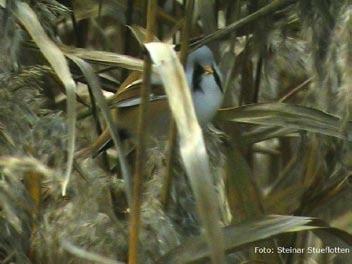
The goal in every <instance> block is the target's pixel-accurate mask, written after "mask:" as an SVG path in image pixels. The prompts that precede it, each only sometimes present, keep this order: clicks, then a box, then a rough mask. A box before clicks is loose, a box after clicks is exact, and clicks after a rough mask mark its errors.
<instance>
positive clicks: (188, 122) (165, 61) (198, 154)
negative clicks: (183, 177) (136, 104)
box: [145, 42, 224, 263]
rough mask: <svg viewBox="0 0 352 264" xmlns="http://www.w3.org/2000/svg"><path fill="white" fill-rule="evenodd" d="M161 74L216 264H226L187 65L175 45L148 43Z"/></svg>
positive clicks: (216, 207) (213, 192)
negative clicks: (187, 79)
mask: <svg viewBox="0 0 352 264" xmlns="http://www.w3.org/2000/svg"><path fill="white" fill-rule="evenodd" d="M145 46H146V48H147V50H148V51H149V53H150V56H151V58H152V60H153V61H154V63H155V64H156V67H157V69H158V71H159V73H160V76H161V79H162V82H163V84H164V87H165V91H166V94H167V96H168V98H169V104H170V108H171V111H172V114H173V116H174V119H175V122H176V127H177V130H178V134H179V140H180V150H181V156H182V159H183V163H184V165H185V168H186V171H187V175H188V177H189V179H190V183H191V187H192V189H193V192H194V195H195V197H196V202H197V209H198V213H199V216H200V219H201V222H202V224H203V227H204V229H205V234H206V238H207V242H208V244H209V247H210V248H211V256H212V261H213V263H223V260H224V252H223V236H222V233H221V228H220V216H219V210H218V203H217V202H216V201H217V199H216V193H215V191H214V186H213V185H212V178H211V175H210V169H209V160H208V155H207V152H206V148H205V145H204V139H203V134H202V130H201V128H200V126H199V124H198V121H197V118H196V115H195V111H194V106H193V103H192V99H191V93H190V89H189V87H188V85H187V81H186V77H185V74H184V71H183V67H182V65H181V63H180V61H179V60H178V58H177V55H176V52H175V51H174V49H173V47H172V45H168V44H164V43H158V42H154V43H148V44H145Z"/></svg>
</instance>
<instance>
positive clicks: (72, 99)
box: [14, 2, 76, 195]
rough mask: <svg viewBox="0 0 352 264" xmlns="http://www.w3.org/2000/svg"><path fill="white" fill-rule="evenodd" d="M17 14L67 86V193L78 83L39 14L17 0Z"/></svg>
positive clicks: (71, 159)
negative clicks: (40, 20)
mask: <svg viewBox="0 0 352 264" xmlns="http://www.w3.org/2000/svg"><path fill="white" fill-rule="evenodd" d="M14 12H15V16H16V17H17V18H18V19H19V21H20V22H21V24H22V25H23V26H24V27H25V29H26V30H27V32H28V33H29V34H30V35H31V37H32V39H33V41H34V42H35V43H36V44H37V46H38V47H39V49H40V51H41V52H42V54H43V55H44V57H45V58H46V59H47V60H48V62H49V64H50V65H51V66H52V67H53V70H54V71H55V73H56V74H57V76H58V77H59V79H60V80H61V82H62V83H63V85H64V86H65V90H66V96H67V125H68V150H67V152H68V157H67V167H66V172H65V178H64V180H63V182H62V195H66V189H67V185H68V183H69V181H70V177H71V171H72V165H73V157H74V150H75V126H76V95H75V89H76V84H75V82H74V80H73V79H72V76H71V73H70V70H69V67H68V65H67V61H66V59H65V56H64V54H63V53H62V52H61V50H60V49H59V48H58V47H57V46H56V45H55V43H54V42H53V41H52V40H50V38H49V37H48V36H47V35H46V33H45V31H44V29H43V28H42V26H41V25H40V22H39V20H38V18H37V15H36V14H35V13H34V11H33V10H32V9H31V8H30V6H29V5H28V4H27V3H23V2H17V3H16V10H15V11H14Z"/></svg>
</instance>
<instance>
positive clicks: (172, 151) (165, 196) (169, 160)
mask: <svg viewBox="0 0 352 264" xmlns="http://www.w3.org/2000/svg"><path fill="white" fill-rule="evenodd" d="M193 8H194V0H188V1H187V5H186V13H185V23H184V25H183V28H182V36H181V54H180V60H181V63H182V65H184V67H185V65H186V62H187V54H188V44H189V38H190V35H191V32H192V14H193ZM176 136H177V131H176V124H175V121H174V120H173V119H172V121H171V124H170V133H169V140H168V142H169V144H168V150H167V156H166V173H165V177H164V182H163V186H162V189H161V203H162V205H163V206H164V208H165V209H166V208H167V207H168V203H169V198H170V192H171V185H172V178H173V175H172V168H173V164H174V157H175V155H176Z"/></svg>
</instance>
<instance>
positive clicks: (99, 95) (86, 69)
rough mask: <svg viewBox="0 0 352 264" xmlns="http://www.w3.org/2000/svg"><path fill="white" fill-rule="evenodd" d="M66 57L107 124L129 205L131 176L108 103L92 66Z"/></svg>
mask: <svg viewBox="0 0 352 264" xmlns="http://www.w3.org/2000/svg"><path fill="white" fill-rule="evenodd" d="M68 57H69V58H70V59H71V60H72V61H73V62H74V63H75V64H76V65H77V66H78V67H79V68H80V70H81V72H82V74H83V75H84V77H85V78H86V80H87V82H88V85H89V86H90V88H91V89H92V93H93V95H94V97H95V100H96V102H97V105H98V106H99V108H100V109H101V112H102V114H103V117H104V119H105V121H106V123H107V126H108V129H109V131H110V135H111V138H112V140H113V142H114V144H115V146H116V149H117V150H118V152H119V153H120V155H118V158H119V163H120V167H121V171H122V176H123V179H124V181H125V189H126V196H127V200H128V202H129V204H130V202H131V197H132V180H131V175H130V171H129V169H128V168H129V167H128V165H127V162H126V159H125V155H124V154H123V151H122V146H121V140H120V136H119V133H117V131H118V129H117V128H116V125H115V123H114V121H113V118H112V115H111V112H110V108H109V106H108V103H107V102H106V100H105V97H104V95H103V92H102V88H101V87H100V84H99V80H98V78H97V76H96V75H95V73H94V70H93V68H92V66H90V65H89V64H88V63H87V62H85V61H84V60H82V59H80V58H78V57H76V56H72V55H68Z"/></svg>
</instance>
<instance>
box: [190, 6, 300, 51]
mask: <svg viewBox="0 0 352 264" xmlns="http://www.w3.org/2000/svg"><path fill="white" fill-rule="evenodd" d="M294 2H296V1H295V0H276V1H273V2H271V3H270V4H268V5H266V6H264V7H263V8H261V9H259V10H258V11H256V12H254V13H252V14H250V15H248V16H246V17H244V18H242V19H240V20H238V21H236V22H234V23H232V24H230V25H228V26H227V27H225V28H222V29H219V30H217V31H215V32H214V33H212V34H209V35H207V36H206V37H204V38H202V39H201V40H199V41H197V42H195V43H194V44H193V45H192V50H195V49H197V48H199V47H201V46H203V45H206V44H208V43H210V42H212V41H215V40H219V39H221V38H224V37H225V36H226V35H228V34H231V33H232V32H234V31H236V30H238V29H240V28H242V27H244V26H246V25H248V24H249V23H252V22H254V21H256V20H258V19H260V18H262V17H264V16H267V15H270V14H272V13H274V12H275V11H277V10H278V9H280V8H285V7H286V6H288V5H290V4H292V3H294Z"/></svg>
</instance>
